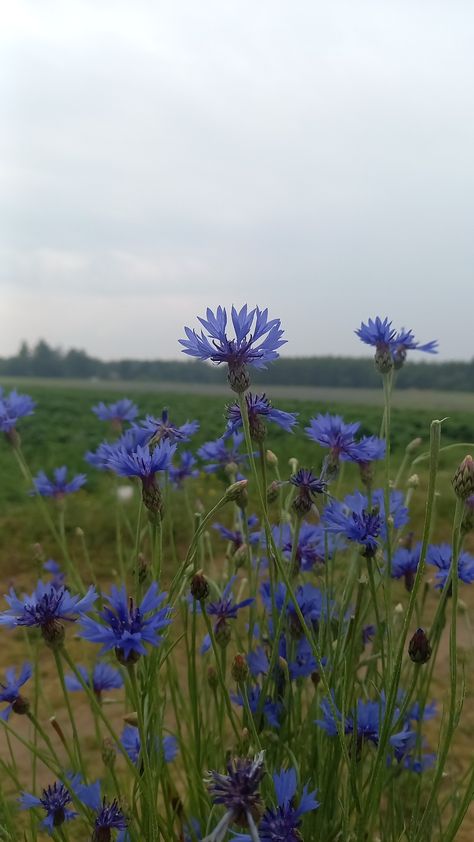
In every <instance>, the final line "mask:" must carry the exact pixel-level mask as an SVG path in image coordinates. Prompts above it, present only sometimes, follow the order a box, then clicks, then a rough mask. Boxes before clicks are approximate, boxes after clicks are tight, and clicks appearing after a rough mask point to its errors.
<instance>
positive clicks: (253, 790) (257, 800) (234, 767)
mask: <svg viewBox="0 0 474 842" xmlns="http://www.w3.org/2000/svg"><path fill="white" fill-rule="evenodd" d="M264 775H265V766H264V763H263V751H262V752H260V753H259V754H257V755H256V756H255V758H254V759H253V760H251V759H250V758H248V757H235V758H232V759H231V760H229V761H228V763H227V774H226V775H223V774H221V773H220V772H215V771H211V772H209V777H208V778H207V780H206V783H207V787H208V790H209V793H210V795H211V799H212V801H213V802H214V804H222V805H224V807H226V808H227V812H226V813H225V815H224V817H223V818H222V819H221V821H220V822H219V824H218V825H217V827H216V828H215V829H214V832H213V833H212V834H211V835H210V836H209V837H206V839H205V840H203V842H206V840H207V842H210V840H216V842H217V840H221V839H224V836H225V832H226V830H227V828H228V827H229V826H230V825H231V824H237V825H238V826H239V827H250V828H251V830H252V831H253V837H254V838H256V839H258V835H257V829H256V827H255V822H256V821H258V820H259V819H260V816H261V813H262V799H261V796H260V792H259V786H260V783H261V781H262V779H263V777H264Z"/></svg>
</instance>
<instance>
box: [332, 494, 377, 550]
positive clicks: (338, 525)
mask: <svg viewBox="0 0 474 842" xmlns="http://www.w3.org/2000/svg"><path fill="white" fill-rule="evenodd" d="M323 523H324V526H325V529H326V530H327V532H329V533H331V532H332V533H334V534H335V535H342V536H343V537H344V538H347V540H348V541H353V542H354V543H356V544H360V545H361V546H362V547H363V548H364V553H365V555H366V556H367V557H370V556H373V555H374V554H375V552H376V550H377V547H378V538H379V535H380V533H381V531H382V519H381V517H380V514H379V513H378V511H377V509H372V510H371V511H368V510H367V509H361V510H360V511H353V510H352V511H351V510H350V509H349V508H348V507H347V506H346V505H344V503H340V502H339V501H338V500H331V501H330V502H329V503H328V505H327V506H326V508H325V509H324V512H323Z"/></svg>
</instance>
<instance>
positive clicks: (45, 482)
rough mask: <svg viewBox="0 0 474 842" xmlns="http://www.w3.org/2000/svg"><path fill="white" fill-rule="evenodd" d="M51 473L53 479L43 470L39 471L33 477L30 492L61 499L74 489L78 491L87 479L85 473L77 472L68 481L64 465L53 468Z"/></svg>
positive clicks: (72, 492)
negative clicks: (32, 487) (32, 486)
mask: <svg viewBox="0 0 474 842" xmlns="http://www.w3.org/2000/svg"><path fill="white" fill-rule="evenodd" d="M53 475H54V479H52V480H51V479H49V478H48V477H47V476H46V474H45V472H44V471H40V472H39V474H37V476H36V477H34V478H33V485H34V489H33V491H32V492H31V493H32V494H40V495H41V497H54V498H55V499H56V500H62V499H63V498H64V497H65V496H66V494H74V492H75V491H79V489H80V488H82V486H83V485H84V483H85V482H86V479H87V478H86V475H85V474H77V475H76V476H75V477H73V478H72V479H71V480H69V482H68V481H67V468H66V466H65V465H63V466H62V467H61V468H55V469H54V471H53Z"/></svg>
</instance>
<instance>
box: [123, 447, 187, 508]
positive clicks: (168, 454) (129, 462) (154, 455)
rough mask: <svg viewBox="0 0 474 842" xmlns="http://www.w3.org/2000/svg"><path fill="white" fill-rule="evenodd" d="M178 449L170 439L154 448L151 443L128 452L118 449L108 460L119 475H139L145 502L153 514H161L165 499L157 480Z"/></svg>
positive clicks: (167, 468)
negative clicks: (157, 476)
mask: <svg viewBox="0 0 474 842" xmlns="http://www.w3.org/2000/svg"><path fill="white" fill-rule="evenodd" d="M175 450H176V445H175V444H170V442H169V441H168V440H165V441H161V442H158V444H156V445H155V447H154V448H153V449H152V448H151V447H150V446H149V445H145V447H140V445H137V447H136V450H135V451H133V452H132V453H128V452H127V451H126V450H125V449H124V448H120V449H117V450H116V451H115V452H114V453H113V454H112V455H111V456H110V457H109V460H108V464H109V467H110V468H112V470H113V471H115V472H116V473H117V474H119V476H122V477H138V478H139V479H140V480H141V483H142V499H143V503H144V505H145V506H146V508H147V509H148V511H149V512H150V514H151V515H158V516H159V515H161V512H162V509H163V499H162V495H161V490H160V487H159V485H158V483H157V481H156V476H155V475H156V474H157V473H158V472H159V471H167V470H169V468H170V466H171V459H172V458H173V455H174V453H175Z"/></svg>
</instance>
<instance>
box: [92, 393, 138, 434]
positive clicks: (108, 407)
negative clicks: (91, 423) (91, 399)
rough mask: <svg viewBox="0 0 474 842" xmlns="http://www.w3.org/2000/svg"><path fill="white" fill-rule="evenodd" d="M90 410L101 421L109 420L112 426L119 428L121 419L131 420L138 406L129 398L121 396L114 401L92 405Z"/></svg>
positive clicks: (136, 412)
mask: <svg viewBox="0 0 474 842" xmlns="http://www.w3.org/2000/svg"><path fill="white" fill-rule="evenodd" d="M92 412H93V413H94V415H97V418H99V419H100V420H101V421H111V422H112V424H113V426H114V427H116V428H117V429H119V430H120V429H121V427H122V422H123V421H129V422H132V421H134V420H135V418H136V417H137V415H138V407H137V406H136V404H134V403H133V401H131V400H129V398H121V399H120V400H119V401H116V402H115V403H109V404H105V403H103V401H101V402H100V403H98V404H97V405H96V406H93V407H92Z"/></svg>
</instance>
